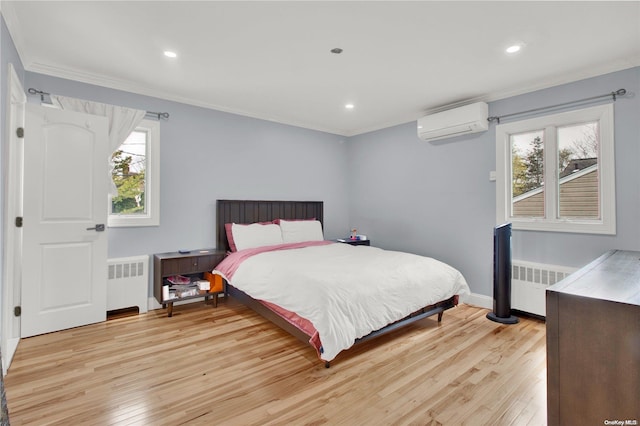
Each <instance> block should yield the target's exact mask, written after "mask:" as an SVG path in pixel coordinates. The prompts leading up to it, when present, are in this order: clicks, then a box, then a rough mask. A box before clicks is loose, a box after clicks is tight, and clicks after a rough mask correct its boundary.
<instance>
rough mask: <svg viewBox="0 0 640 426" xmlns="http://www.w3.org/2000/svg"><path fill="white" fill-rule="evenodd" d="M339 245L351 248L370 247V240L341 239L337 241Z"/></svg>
mask: <svg viewBox="0 0 640 426" xmlns="http://www.w3.org/2000/svg"><path fill="white" fill-rule="evenodd" d="M337 241H338V242H339V243H344V244H350V245H352V246H370V245H371V240H352V239H351V238H342V239H339V240H337Z"/></svg>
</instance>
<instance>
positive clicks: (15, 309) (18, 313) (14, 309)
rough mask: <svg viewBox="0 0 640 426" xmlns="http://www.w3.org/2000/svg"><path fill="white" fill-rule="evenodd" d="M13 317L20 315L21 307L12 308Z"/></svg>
mask: <svg viewBox="0 0 640 426" xmlns="http://www.w3.org/2000/svg"><path fill="white" fill-rule="evenodd" d="M13 315H15V316H17V317H19V316H20V315H22V306H15V307H14V308H13Z"/></svg>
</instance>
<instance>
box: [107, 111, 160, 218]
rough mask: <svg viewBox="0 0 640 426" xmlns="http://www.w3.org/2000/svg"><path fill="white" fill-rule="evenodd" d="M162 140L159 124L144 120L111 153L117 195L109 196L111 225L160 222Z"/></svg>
mask: <svg viewBox="0 0 640 426" xmlns="http://www.w3.org/2000/svg"><path fill="white" fill-rule="evenodd" d="M159 142H160V126H159V124H158V123H157V122H154V121H150V120H143V121H142V123H141V124H140V125H139V126H138V127H137V128H136V129H135V130H134V131H133V132H131V134H130V135H129V137H128V138H127V139H126V140H125V141H124V143H123V144H122V145H120V148H118V150H116V151H115V152H114V153H113V154H112V156H111V164H112V166H113V171H112V179H113V182H114V183H115V185H116V188H117V189H118V195H112V196H110V197H109V198H110V212H109V226H154V225H158V224H159V218H158V214H159V212H158V209H159V202H158V194H159V185H158V183H159V182H158V180H159V173H158V172H159Z"/></svg>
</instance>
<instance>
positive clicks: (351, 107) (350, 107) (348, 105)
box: [344, 104, 356, 109]
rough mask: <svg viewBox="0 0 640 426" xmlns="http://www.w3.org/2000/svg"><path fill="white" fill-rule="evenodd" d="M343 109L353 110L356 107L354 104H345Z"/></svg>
mask: <svg viewBox="0 0 640 426" xmlns="http://www.w3.org/2000/svg"><path fill="white" fill-rule="evenodd" d="M344 107H345V108H346V109H354V108H355V107H356V106H355V105H354V104H346V105H345V106H344Z"/></svg>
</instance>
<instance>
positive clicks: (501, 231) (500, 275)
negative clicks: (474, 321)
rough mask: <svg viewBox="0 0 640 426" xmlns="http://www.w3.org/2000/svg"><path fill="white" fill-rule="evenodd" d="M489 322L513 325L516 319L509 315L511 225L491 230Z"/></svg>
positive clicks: (507, 224)
mask: <svg viewBox="0 0 640 426" xmlns="http://www.w3.org/2000/svg"><path fill="white" fill-rule="evenodd" d="M487 318H489V319H490V320H491V321H495V322H499V323H501V324H515V323H517V322H518V318H516V317H514V316H513V315H511V224H510V223H505V224H502V225H499V226H496V227H495V228H493V312H489V313H488V314H487Z"/></svg>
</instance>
